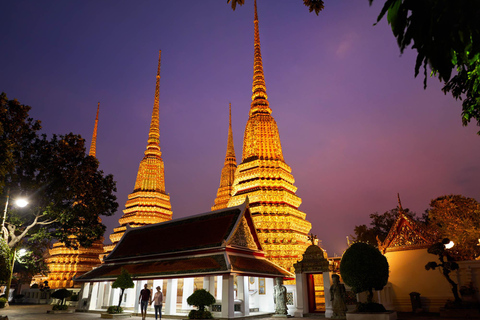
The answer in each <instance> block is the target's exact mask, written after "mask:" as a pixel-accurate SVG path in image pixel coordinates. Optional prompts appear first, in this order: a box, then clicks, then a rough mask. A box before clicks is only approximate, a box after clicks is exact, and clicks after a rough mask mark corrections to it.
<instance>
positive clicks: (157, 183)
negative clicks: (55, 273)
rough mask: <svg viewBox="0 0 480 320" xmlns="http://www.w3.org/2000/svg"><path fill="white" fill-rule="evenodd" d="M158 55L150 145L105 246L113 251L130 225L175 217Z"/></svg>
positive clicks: (140, 224) (157, 221) (146, 223)
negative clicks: (163, 134) (161, 124)
mask: <svg viewBox="0 0 480 320" xmlns="http://www.w3.org/2000/svg"><path fill="white" fill-rule="evenodd" d="M161 53H162V52H161V51H160V52H159V55H158V68H157V82H156V87H155V102H154V104H153V112H152V120H151V123H150V131H149V134H148V143H147V149H146V150H145V155H144V157H143V159H142V161H141V162H140V166H139V168H138V173H137V180H136V182H135V188H134V190H133V192H132V193H131V194H129V195H128V200H127V202H126V204H125V210H123V216H122V217H121V218H120V219H119V221H118V222H119V223H120V226H119V227H117V228H115V229H114V232H113V233H112V234H111V235H110V240H111V241H112V244H111V245H107V246H105V247H104V249H105V252H106V253H109V252H111V251H112V250H113V248H115V245H116V244H117V243H118V242H119V241H120V239H121V238H122V236H123V234H124V233H125V230H126V229H127V225H129V226H130V227H133V228H136V227H142V226H145V225H149V224H155V223H159V222H164V221H169V220H171V219H172V205H171V204H170V196H169V195H168V194H167V193H166V192H165V172H164V163H163V160H162V152H161V151H160V128H159V105H160V61H161Z"/></svg>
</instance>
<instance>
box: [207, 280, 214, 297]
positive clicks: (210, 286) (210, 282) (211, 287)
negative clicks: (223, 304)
mask: <svg viewBox="0 0 480 320" xmlns="http://www.w3.org/2000/svg"><path fill="white" fill-rule="evenodd" d="M208 278H209V281H208V282H209V287H208V292H210V294H211V295H212V296H214V297H215V277H214V276H211V277H208Z"/></svg>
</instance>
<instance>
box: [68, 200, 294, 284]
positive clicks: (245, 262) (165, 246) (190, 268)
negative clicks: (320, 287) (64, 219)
mask: <svg viewBox="0 0 480 320" xmlns="http://www.w3.org/2000/svg"><path fill="white" fill-rule="evenodd" d="M152 239H155V241H152ZM122 268H124V269H126V270H127V271H128V272H129V273H130V274H131V276H132V277H133V278H135V279H136V280H141V279H165V278H183V277H193V276H195V277H201V276H214V275H225V274H236V275H244V276H253V277H255V276H256V277H272V278H273V277H282V278H287V279H288V278H291V277H292V276H293V275H292V274H291V273H289V272H288V271H286V270H284V269H282V268H281V267H279V266H277V265H275V264H273V263H271V262H270V261H268V260H267V259H266V258H265V257H264V253H263V251H262V247H261V244H260V242H259V241H258V238H257V235H256V232H255V227H254V225H253V221H252V218H251V215H250V211H249V209H248V201H247V202H246V203H244V204H242V205H240V206H236V207H232V208H225V209H221V210H217V211H213V212H208V213H204V214H199V215H194V216H190V217H187V218H182V219H176V220H172V221H168V222H163V223H157V224H154V225H148V226H144V227H141V228H132V229H128V230H127V232H126V233H125V235H124V236H123V238H122V239H121V241H120V242H119V243H118V244H117V246H116V247H115V249H114V250H113V251H112V252H111V253H110V255H108V256H107V257H106V258H105V261H104V264H102V265H101V266H100V267H99V268H96V269H94V270H92V271H90V272H89V273H87V274H85V275H83V276H82V277H80V278H79V279H77V280H78V281H111V280H114V279H116V277H117V276H118V275H119V274H120V273H121V269H122Z"/></svg>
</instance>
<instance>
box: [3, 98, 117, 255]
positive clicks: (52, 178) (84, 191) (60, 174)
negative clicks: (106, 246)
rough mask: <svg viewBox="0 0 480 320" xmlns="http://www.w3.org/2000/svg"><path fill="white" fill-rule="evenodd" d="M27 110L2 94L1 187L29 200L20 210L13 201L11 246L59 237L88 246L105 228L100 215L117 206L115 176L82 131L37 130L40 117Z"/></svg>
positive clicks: (9, 226) (8, 223)
mask: <svg viewBox="0 0 480 320" xmlns="http://www.w3.org/2000/svg"><path fill="white" fill-rule="evenodd" d="M29 110H30V107H29V106H25V105H21V104H20V103H19V102H18V101H17V100H8V99H7V97H6V95H5V94H4V93H2V94H1V95H0V130H1V131H0V157H1V158H0V172H1V174H0V186H3V187H0V192H1V194H2V195H5V194H6V192H7V189H9V190H10V195H11V196H18V195H23V196H26V197H28V199H29V202H30V203H29V205H28V206H27V207H25V208H21V209H18V208H16V207H15V206H9V209H8V214H7V221H6V223H5V225H6V227H7V230H6V236H7V239H8V240H7V243H8V246H9V247H10V248H15V247H17V246H18V245H19V244H20V243H21V242H22V241H23V240H25V239H28V240H29V241H31V242H34V243H38V242H41V241H44V240H45V239H46V240H50V239H57V240H59V241H61V242H64V243H65V244H66V245H67V246H72V247H77V246H78V245H81V246H83V247H89V246H91V244H92V243H93V242H94V241H96V240H98V239H100V238H101V237H102V236H103V233H104V231H105V226H104V225H103V224H102V223H101V220H100V219H99V216H100V215H106V216H110V215H112V214H114V213H115V211H116V209H117V207H118V205H117V203H116V202H115V200H116V197H115V195H114V194H113V193H114V192H115V191H116V187H115V181H114V180H113V176H112V175H104V173H103V172H102V171H101V170H99V169H98V161H97V160H96V159H95V158H94V157H91V156H88V155H87V154H86V153H85V141H84V140H83V139H82V138H81V137H80V136H79V135H75V134H72V133H69V134H66V135H54V136H53V137H52V138H51V139H48V138H47V136H46V135H39V133H38V131H39V130H40V122H39V121H35V120H33V119H31V118H29V115H28V112H29ZM0 199H1V200H4V199H5V196H1V197H0ZM1 200H0V201H1ZM71 236H75V237H71Z"/></svg>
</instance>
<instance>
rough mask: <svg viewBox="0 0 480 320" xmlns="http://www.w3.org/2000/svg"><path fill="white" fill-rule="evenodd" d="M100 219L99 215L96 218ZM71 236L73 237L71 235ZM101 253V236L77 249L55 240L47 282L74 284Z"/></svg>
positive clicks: (92, 153)
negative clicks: (90, 243) (87, 246)
mask: <svg viewBox="0 0 480 320" xmlns="http://www.w3.org/2000/svg"><path fill="white" fill-rule="evenodd" d="M99 111H100V102H99V103H98V105H97V115H96V117H95V126H94V128H93V134H92V142H91V144H90V152H89V155H90V156H92V157H96V153H97V129H98V113H99ZM98 219H100V217H99V218H98ZM72 238H75V237H74V236H72ZM102 254H103V237H102V238H100V239H99V240H97V241H95V242H94V243H93V244H92V246H91V247H90V248H84V247H79V248H78V249H74V248H67V247H66V246H65V243H63V242H56V243H54V244H53V248H52V249H50V250H49V255H50V256H49V257H48V258H47V259H46V263H47V267H48V270H49V273H48V279H47V280H48V284H49V286H50V288H52V289H57V288H70V287H73V286H74V282H73V278H74V277H78V276H80V275H82V274H84V273H85V272H88V271H90V270H92V269H93V268H95V267H96V266H98V265H99V264H100V263H101V262H100V258H99V256H100V255H102Z"/></svg>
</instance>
